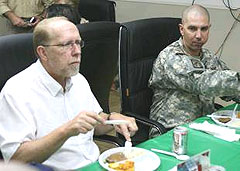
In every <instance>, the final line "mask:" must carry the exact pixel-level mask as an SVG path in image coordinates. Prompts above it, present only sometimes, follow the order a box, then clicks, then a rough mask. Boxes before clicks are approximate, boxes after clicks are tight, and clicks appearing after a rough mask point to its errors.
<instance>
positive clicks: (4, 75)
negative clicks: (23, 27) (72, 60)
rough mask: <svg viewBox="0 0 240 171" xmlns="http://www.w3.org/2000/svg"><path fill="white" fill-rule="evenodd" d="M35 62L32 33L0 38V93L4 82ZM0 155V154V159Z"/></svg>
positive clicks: (0, 155)
mask: <svg viewBox="0 0 240 171" xmlns="http://www.w3.org/2000/svg"><path fill="white" fill-rule="evenodd" d="M35 60H36V57H35V55H34V51H33V44H32V33H26V34H24V33H23V34H13V35H7V36H1V37H0V61H1V62H0V91H1V90H2V88H3V86H4V84H5V82H6V81H7V80H8V79H9V78H10V77H12V76H13V75H15V74H16V73H18V72H20V71H22V70H24V69H25V68H26V67H28V66H29V65H31V64H32V63H33V62H34V61H35ZM1 158H2V154H1V152H0V159H1Z"/></svg>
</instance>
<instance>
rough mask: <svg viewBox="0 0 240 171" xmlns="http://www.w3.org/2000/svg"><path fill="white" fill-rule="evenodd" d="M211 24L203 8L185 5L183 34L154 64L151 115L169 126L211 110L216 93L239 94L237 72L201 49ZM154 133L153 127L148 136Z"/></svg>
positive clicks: (239, 84) (221, 94)
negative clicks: (186, 6)
mask: <svg viewBox="0 0 240 171" xmlns="http://www.w3.org/2000/svg"><path fill="white" fill-rule="evenodd" d="M210 26H211V24H210V17H209V13H208V11H207V9H206V8H204V7H202V6H200V5H193V6H190V7H188V8H187V9H186V10H184V12H183V14H182V23H181V24H180V25H179V29H180V33H181V35H182V37H181V38H180V39H179V40H178V41H176V42H174V43H172V44H171V45H169V46H168V47H166V48H165V49H164V50H163V51H161V52H160V54H159V56H158V58H157V59H156V61H155V63H154V65H153V70H152V75H151V77H150V79H149V86H150V87H151V88H152V89H153V92H154V96H153V104H152V106H151V114H150V117H151V119H154V120H157V121H159V122H160V123H162V124H163V125H164V126H165V127H166V128H168V129H171V128H173V127H175V126H177V125H180V124H183V123H187V122H190V121H192V120H194V119H196V118H197V117H200V116H203V115H204V114H210V113H212V112H214V111H215V108H214V98H215V97H217V96H238V95H239V94H240V81H239V78H240V77H239V73H238V72H235V71H231V70H229V69H228V68H227V66H226V65H225V64H224V63H223V62H222V61H221V60H220V59H218V58H217V57H216V56H214V55H213V54H212V53H211V52H210V51H208V50H207V49H204V48H202V47H203V45H204V44H205V43H206V42H207V40H208V34H209V29H210ZM156 133H157V132H156V131H155V130H154V129H153V130H152V131H151V133H150V135H151V136H156V135H157V134H156Z"/></svg>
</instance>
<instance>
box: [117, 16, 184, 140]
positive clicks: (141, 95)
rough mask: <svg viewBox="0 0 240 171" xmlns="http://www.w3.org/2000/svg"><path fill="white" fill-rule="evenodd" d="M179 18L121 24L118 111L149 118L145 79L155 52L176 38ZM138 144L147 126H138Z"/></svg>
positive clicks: (157, 52) (148, 97)
mask: <svg viewBox="0 0 240 171" xmlns="http://www.w3.org/2000/svg"><path fill="white" fill-rule="evenodd" d="M180 21H181V19H179V18H150V19H141V20H136V21H131V22H127V23H124V24H122V26H121V32H120V35H121V37H120V59H119V66H120V67H119V77H120V89H121V112H122V113H135V114H136V115H140V116H143V117H146V118H149V113H150V106H151V104H152V95H153V92H152V90H151V89H150V88H149V87H148V80H149V77H150V75H151V72H152V65H153V62H154V60H155V59H156V57H157V56H158V54H159V52H160V51H161V50H163V49H164V48H165V47H166V46H168V45H169V44H171V43H172V42H174V41H176V40H177V39H179V37H180V33H179V29H178V24H179V23H180ZM138 126H139V131H138V132H137V134H136V135H135V137H134V138H135V139H136V141H138V142H141V141H144V140H146V139H148V133H149V127H145V126H143V125H138Z"/></svg>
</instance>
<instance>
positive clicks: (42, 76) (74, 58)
mask: <svg viewBox="0 0 240 171" xmlns="http://www.w3.org/2000/svg"><path fill="white" fill-rule="evenodd" d="M33 39H34V48H35V51H36V54H37V55H38V57H39V59H38V61H37V62H36V63H34V64H32V65H31V66H30V67H28V68H27V69H25V70H24V71H22V72H20V73H19V74H17V75H15V76H14V77H12V78H10V79H9V80H8V81H7V83H6V84H5V86H4V88H3V89H2V92H1V94H0V147H1V151H2V153H3V156H4V159H5V160H6V161H8V160H18V161H22V162H27V163H28V162H39V163H43V164H46V165H47V166H50V167H53V168H54V169H57V170H72V169H76V168H80V167H82V166H85V165H87V164H89V163H91V162H94V161H96V160H97V159H98V156H99V149H98V147H97V146H96V144H95V143H94V142H93V134H94V133H95V134H104V133H107V132H109V131H111V130H113V128H114V127H113V126H111V125H105V124H104V122H105V120H107V119H110V120H114V119H124V120H127V121H128V124H123V125H119V126H117V127H115V128H116V130H117V131H118V132H119V133H122V134H123V135H124V136H125V138H126V139H127V140H128V141H130V140H131V139H130V136H131V135H133V134H134V133H135V131H137V125H136V123H135V119H134V118H129V117H126V116H123V115H121V114H118V113H113V114H111V115H107V114H105V113H103V112H102V109H101V107H100V106H99V104H98V102H97V100H96V99H95V97H94V95H93V94H92V92H91V90H90V87H89V84H88V83H87V81H86V79H85V78H84V77H83V76H82V75H81V74H79V64H80V60H81V47H82V46H83V40H82V39H81V37H80V35H79V31H78V29H77V28H76V26H75V25H74V24H73V23H71V22H69V21H68V20H67V19H66V18H63V17H54V18H50V19H45V20H43V21H41V22H40V23H39V24H38V25H37V26H36V27H35V29H34V37H33Z"/></svg>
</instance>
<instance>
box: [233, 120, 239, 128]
mask: <svg viewBox="0 0 240 171" xmlns="http://www.w3.org/2000/svg"><path fill="white" fill-rule="evenodd" d="M231 126H233V127H240V121H239V120H235V121H233V122H232V123H231Z"/></svg>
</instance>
